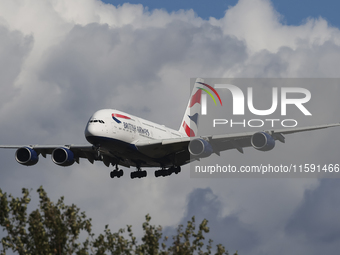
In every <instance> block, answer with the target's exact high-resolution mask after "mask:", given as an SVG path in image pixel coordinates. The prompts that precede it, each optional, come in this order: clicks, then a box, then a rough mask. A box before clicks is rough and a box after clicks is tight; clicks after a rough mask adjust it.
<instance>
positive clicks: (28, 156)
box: [15, 147, 39, 166]
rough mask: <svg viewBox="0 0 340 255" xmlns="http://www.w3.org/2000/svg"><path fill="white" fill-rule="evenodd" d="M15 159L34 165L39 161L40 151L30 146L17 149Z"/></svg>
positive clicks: (24, 163)
mask: <svg viewBox="0 0 340 255" xmlns="http://www.w3.org/2000/svg"><path fill="white" fill-rule="evenodd" d="M15 160H16V161H17V162H18V163H19V164H21V165H24V166H33V165H35V164H36V163H38V161H39V156H38V153H37V152H36V151H35V150H33V149H32V148H30V147H22V148H19V149H17V151H16V153H15Z"/></svg>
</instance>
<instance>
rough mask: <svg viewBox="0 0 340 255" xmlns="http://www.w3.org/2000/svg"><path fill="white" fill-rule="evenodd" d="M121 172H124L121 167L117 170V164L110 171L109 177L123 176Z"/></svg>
mask: <svg viewBox="0 0 340 255" xmlns="http://www.w3.org/2000/svg"><path fill="white" fill-rule="evenodd" d="M123 174H124V172H123V170H122V169H120V170H119V169H118V165H116V169H115V170H113V171H111V172H110V177H111V178H115V177H117V178H120V177H122V176H123Z"/></svg>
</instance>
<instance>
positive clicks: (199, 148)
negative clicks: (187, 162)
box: [188, 138, 214, 158]
mask: <svg viewBox="0 0 340 255" xmlns="http://www.w3.org/2000/svg"><path fill="white" fill-rule="evenodd" d="M188 149H189V152H190V154H191V155H193V156H195V157H200V158H205V157H209V156H210V155H211V154H212V153H213V151H214V150H213V148H212V147H211V145H210V143H208V142H207V141H205V140H203V139H200V138H198V139H194V140H191V141H190V143H189V145H188Z"/></svg>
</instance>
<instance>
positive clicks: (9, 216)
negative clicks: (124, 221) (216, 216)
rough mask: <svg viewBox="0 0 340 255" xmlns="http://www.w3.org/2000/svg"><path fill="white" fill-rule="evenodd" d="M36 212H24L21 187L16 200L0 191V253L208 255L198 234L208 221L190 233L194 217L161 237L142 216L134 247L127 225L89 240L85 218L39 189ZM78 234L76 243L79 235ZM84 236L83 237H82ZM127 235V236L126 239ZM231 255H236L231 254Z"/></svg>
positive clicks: (158, 229) (219, 251) (205, 229)
mask: <svg viewBox="0 0 340 255" xmlns="http://www.w3.org/2000/svg"><path fill="white" fill-rule="evenodd" d="M37 192H38V194H39V208H38V209H36V210H34V211H32V212H31V213H30V214H28V212H27V206H28V204H29V203H30V201H31V199H30V192H29V190H28V189H25V188H23V189H22V194H23V196H22V197H21V198H15V197H13V196H12V195H7V193H3V192H2V190H1V189H0V225H1V226H2V227H3V230H4V233H7V235H6V236H5V237H3V238H2V240H1V244H2V250H0V254H1V255H5V254H6V251H8V250H12V251H14V252H15V253H18V254H20V255H26V254H32V255H33V254H41V255H46V254H62V255H64V254H65V255H66V254H78V255H85V254H96V255H104V254H113V255H121V254H126V255H132V254H150V255H175V254H176V255H177V254H183V255H184V254H185V255H186V254H188V255H189V254H212V242H213V241H212V240H209V241H208V244H206V245H205V244H204V239H205V237H204V234H205V233H208V232H209V227H208V226H207V225H208V221H207V220H206V219H204V220H203V221H202V222H201V223H200V224H199V226H198V229H197V230H196V223H195V217H192V219H191V220H190V221H188V222H187V226H186V227H185V228H184V226H183V225H179V226H178V228H177V234H176V235H174V236H173V237H172V244H171V245H167V243H170V240H168V237H164V238H163V239H162V236H163V233H162V227H161V226H158V227H156V226H154V225H150V221H151V217H150V216H149V215H146V217H145V222H144V223H143V231H144V235H143V237H142V238H141V241H140V243H139V242H138V241H137V239H136V237H135V236H134V235H133V232H132V226H130V225H128V226H127V234H125V229H119V230H118V232H116V233H112V232H111V230H110V229H109V226H108V225H106V226H105V229H104V233H103V234H100V235H99V236H98V237H95V235H94V233H93V232H92V224H91V218H87V217H86V214H85V212H80V209H79V208H78V207H77V206H76V205H74V204H72V205H65V204H64V197H61V198H60V199H58V202H57V203H56V204H55V203H53V202H51V200H50V199H49V197H48V196H47V193H46V192H45V190H44V189H43V187H40V188H39V189H38V190H37ZM81 233H83V234H82V239H83V240H82V241H81V240H80V238H79V236H80V234H81ZM84 235H85V238H83V236H84ZM127 236H128V237H127ZM84 239H85V240H84ZM215 254H218V255H222V254H228V252H227V251H226V250H225V248H224V246H223V245H221V244H219V245H217V246H216V251H215ZM235 254H237V253H235Z"/></svg>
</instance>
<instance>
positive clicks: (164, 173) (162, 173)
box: [155, 166, 181, 177]
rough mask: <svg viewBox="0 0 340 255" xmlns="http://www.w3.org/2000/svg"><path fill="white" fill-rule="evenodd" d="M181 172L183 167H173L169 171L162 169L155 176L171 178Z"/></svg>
mask: <svg viewBox="0 0 340 255" xmlns="http://www.w3.org/2000/svg"><path fill="white" fill-rule="evenodd" d="M179 172H181V167H180V166H172V167H170V168H169V169H164V168H163V169H160V170H157V171H155V176H156V177H159V176H163V177H165V176H169V175H171V174H172V173H175V174H178V173H179Z"/></svg>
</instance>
